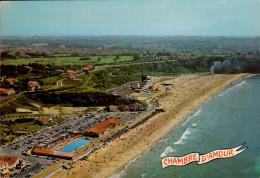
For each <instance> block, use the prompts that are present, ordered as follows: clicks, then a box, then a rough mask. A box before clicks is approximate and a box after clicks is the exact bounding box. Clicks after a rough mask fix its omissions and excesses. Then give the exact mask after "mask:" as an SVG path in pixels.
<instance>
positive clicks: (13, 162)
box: [0, 155, 19, 169]
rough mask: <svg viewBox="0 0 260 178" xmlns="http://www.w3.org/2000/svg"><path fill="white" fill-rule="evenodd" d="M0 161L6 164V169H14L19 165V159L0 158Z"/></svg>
mask: <svg viewBox="0 0 260 178" xmlns="http://www.w3.org/2000/svg"><path fill="white" fill-rule="evenodd" d="M0 161H3V162H7V163H8V169H10V168H14V167H16V165H17V164H18V163H19V158H18V157H15V156H8V155H7V156H1V157H0Z"/></svg>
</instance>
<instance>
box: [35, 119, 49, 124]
mask: <svg viewBox="0 0 260 178" xmlns="http://www.w3.org/2000/svg"><path fill="white" fill-rule="evenodd" d="M36 121H37V122H39V123H40V124H41V125H47V124H49V123H50V122H51V119H50V118H40V119H37V120H36Z"/></svg>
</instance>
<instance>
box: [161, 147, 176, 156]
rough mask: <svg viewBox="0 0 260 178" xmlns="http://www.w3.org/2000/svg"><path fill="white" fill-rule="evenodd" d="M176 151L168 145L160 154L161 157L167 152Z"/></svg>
mask: <svg viewBox="0 0 260 178" xmlns="http://www.w3.org/2000/svg"><path fill="white" fill-rule="evenodd" d="M172 152H176V150H174V149H173V148H172V147H170V146H168V147H166V148H165V149H164V151H163V153H162V154H161V158H162V157H165V156H167V154H168V153H172Z"/></svg>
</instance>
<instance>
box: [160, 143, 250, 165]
mask: <svg viewBox="0 0 260 178" xmlns="http://www.w3.org/2000/svg"><path fill="white" fill-rule="evenodd" d="M243 145H244V144H243ZM243 145H240V146H237V147H235V148H230V149H220V150H215V151H211V152H209V153H207V154H204V155H200V154H199V153H190V154H187V155H185V156H182V157H166V158H163V159H162V168H165V167H168V166H185V165H187V164H190V163H192V162H197V164H205V163H208V162H210V161H212V160H214V159H220V158H230V157H233V156H236V155H238V154H240V153H242V152H243V151H245V150H246V149H247V148H244V149H242V150H239V149H240V148H241V147H242V146H243Z"/></svg>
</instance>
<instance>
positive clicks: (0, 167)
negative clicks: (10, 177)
mask: <svg viewBox="0 0 260 178" xmlns="http://www.w3.org/2000/svg"><path fill="white" fill-rule="evenodd" d="M7 170H8V162H6V161H1V160H0V173H1V175H2V174H4V173H5V172H6V171H7Z"/></svg>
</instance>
